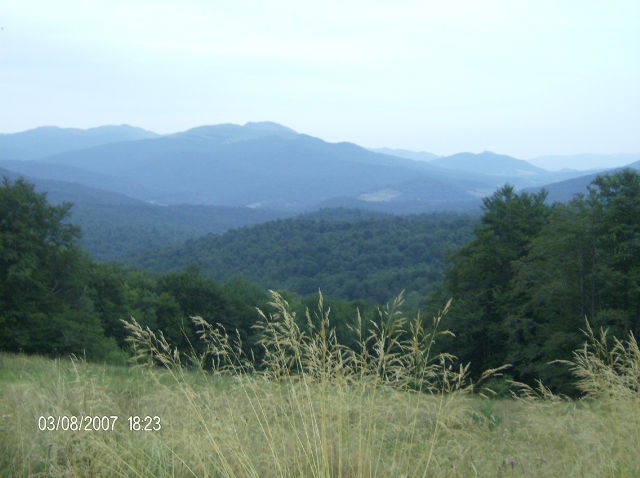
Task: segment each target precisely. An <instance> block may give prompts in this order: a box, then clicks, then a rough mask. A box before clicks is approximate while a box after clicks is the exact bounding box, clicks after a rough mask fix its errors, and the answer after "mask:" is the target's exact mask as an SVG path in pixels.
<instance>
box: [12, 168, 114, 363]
mask: <svg viewBox="0 0 640 478" xmlns="http://www.w3.org/2000/svg"><path fill="white" fill-rule="evenodd" d="M70 208H71V205H70V204H62V205H59V206H52V205H50V204H48V202H47V199H46V195H45V194H44V193H42V194H38V193H36V192H35V190H34V187H33V185H31V184H28V183H27V182H25V181H24V180H22V179H19V180H17V181H15V182H14V183H11V182H9V181H8V180H7V179H6V178H4V179H3V181H2V183H1V185H0V348H2V349H5V350H10V351H24V352H38V353H47V354H63V353H76V354H86V355H87V356H94V357H100V356H104V355H105V353H106V352H107V349H108V348H109V347H108V343H107V341H106V340H105V339H104V334H103V330H102V327H101V325H100V319H99V317H98V314H97V313H96V312H95V310H94V307H93V302H92V300H91V297H90V294H89V291H88V287H87V282H86V279H87V278H88V271H89V264H90V262H89V260H88V259H87V258H86V257H85V256H84V255H83V253H82V252H81V251H80V249H79V248H78V246H77V245H76V240H77V238H78V236H79V230H78V228H76V227H74V226H72V225H70V224H67V223H66V222H64V220H65V218H66V217H67V216H68V214H69V209H70Z"/></svg>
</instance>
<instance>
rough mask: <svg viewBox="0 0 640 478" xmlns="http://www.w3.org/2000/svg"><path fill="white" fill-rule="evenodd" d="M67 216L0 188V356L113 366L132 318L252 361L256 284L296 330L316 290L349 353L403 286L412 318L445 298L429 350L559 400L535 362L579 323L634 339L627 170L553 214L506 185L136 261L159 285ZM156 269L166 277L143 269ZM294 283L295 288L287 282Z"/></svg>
mask: <svg viewBox="0 0 640 478" xmlns="http://www.w3.org/2000/svg"><path fill="white" fill-rule="evenodd" d="M70 208H71V205H70V204H61V205H51V204H49V203H48V202H47V198H46V195H45V194H43V193H37V192H35V190H34V188H33V186H32V185H30V184H28V183H26V182H25V181H23V180H17V181H15V182H10V181H9V180H7V179H4V181H3V182H2V184H1V186H0V349H2V350H6V351H23V352H27V353H42V354H49V355H61V354H69V353H74V354H80V355H82V354H84V355H86V356H87V357H88V358H92V359H101V360H104V359H106V360H110V361H124V360H125V359H126V357H127V356H128V351H127V347H126V343H125V340H124V339H125V330H124V328H123V327H122V324H121V322H120V320H121V319H123V318H128V317H131V316H133V317H135V318H136V319H137V320H138V321H139V322H140V323H141V324H143V325H146V326H149V327H150V328H151V329H152V330H157V331H158V330H161V331H162V332H163V333H164V334H165V336H166V337H167V338H168V340H169V341H170V342H171V343H173V344H175V345H177V346H178V347H180V348H183V349H188V348H189V347H191V346H195V347H197V340H196V339H197V337H196V332H197V331H196V330H194V328H193V325H192V324H191V322H190V320H189V317H190V316H193V315H200V316H202V317H203V318H205V319H206V320H207V321H209V322H218V323H221V324H223V325H224V326H225V328H226V329H227V330H233V329H237V330H238V333H239V334H240V336H241V338H242V339H243V343H244V344H245V347H247V348H248V349H251V350H252V351H255V353H256V354H259V352H260V351H259V347H258V346H257V345H256V344H257V340H258V337H256V335H255V334H256V332H255V329H254V328H252V325H254V324H255V323H256V320H257V313H256V309H255V308H256V307H260V308H262V309H264V310H267V311H268V310H269V306H268V304H267V302H268V294H267V292H266V290H265V287H271V288H279V289H287V290H289V292H287V291H286V290H285V291H283V294H284V296H285V297H286V298H287V300H289V301H290V303H291V304H292V306H293V308H294V310H296V311H297V312H298V314H297V316H298V317H300V318H302V317H304V310H305V308H307V307H313V305H314V301H315V300H316V299H317V293H316V294H315V295H314V294H308V293H309V292H311V291H317V287H318V286H320V287H321V288H322V290H323V292H326V293H327V295H328V297H329V299H326V300H325V305H328V306H329V307H331V310H332V320H333V324H334V325H335V326H336V328H337V332H338V335H339V336H340V338H341V340H342V341H343V342H345V343H349V342H350V341H353V340H355V339H354V337H353V336H351V335H350V331H349V329H348V325H350V324H352V323H353V321H354V320H355V317H356V315H357V311H360V312H361V314H362V316H363V318H364V319H365V320H374V321H375V320H378V318H379V316H378V314H377V312H376V305H375V303H382V302H384V301H386V300H389V299H390V298H391V296H393V295H394V294H395V293H397V292H399V290H400V289H402V288H405V289H407V290H409V291H413V294H414V295H413V297H412V298H411V300H409V301H408V304H407V306H408V308H409V309H417V308H418V307H420V308H421V309H422V310H423V313H422V317H423V318H424V320H430V314H431V313H432V312H434V311H435V310H436V309H438V308H440V307H442V305H444V303H445V302H446V301H447V300H448V299H449V298H453V306H452V308H451V310H450V312H449V315H448V318H447V322H446V326H447V327H448V328H449V329H451V330H452V331H453V332H454V333H455V337H450V338H448V339H447V340H446V341H445V342H443V343H442V347H444V348H446V350H447V351H449V352H452V353H454V354H456V355H458V356H459V357H460V358H461V360H462V361H463V362H470V363H471V368H472V371H473V373H474V374H476V375H477V374H479V373H480V371H481V370H484V369H486V368H489V367H494V366H498V365H502V364H505V363H510V364H512V367H511V369H510V371H509V373H510V374H511V376H512V377H513V378H515V379H517V380H522V381H525V382H528V383H531V382H533V380H534V379H536V378H541V379H543V380H544V381H545V383H547V384H549V385H551V386H552V387H553V388H554V389H556V390H560V391H564V392H567V393H571V392H572V390H571V389H570V388H569V387H568V385H567V384H566V373H567V370H566V368H563V366H562V365H549V364H548V362H549V361H551V360H554V359H563V358H567V357H568V356H569V354H570V352H571V351H572V350H573V349H575V348H576V346H578V345H579V344H580V343H581V342H582V336H581V332H580V329H581V328H583V327H584V319H585V317H586V318H588V319H589V320H590V322H591V324H592V325H594V326H596V327H598V326H604V327H608V328H610V329H611V331H612V332H613V333H614V334H617V335H619V336H623V335H625V334H626V332H627V331H629V330H632V331H634V332H635V333H636V334H637V333H638V332H639V331H640V175H639V174H638V173H637V172H635V171H632V170H624V171H621V172H618V173H616V174H615V175H609V176H600V177H598V178H597V179H595V180H594V181H593V182H592V184H591V185H590V186H589V188H588V191H587V194H585V195H578V196H576V197H575V198H574V199H573V200H572V201H571V202H569V203H567V204H563V203H554V204H548V202H547V201H546V193H545V192H544V191H543V192H540V193H526V192H525V193H517V192H516V191H515V190H514V188H513V187H511V186H509V185H507V186H504V187H503V188H501V189H500V190H498V191H497V192H496V193H494V194H493V195H492V196H490V197H487V198H485V199H484V204H483V215H482V217H481V218H480V220H479V221H475V220H474V219H472V218H469V217H465V216H449V217H446V216H443V215H437V216H410V217H381V218H365V219H363V220H356V219H355V218H353V217H351V219H349V218H345V219H343V220H327V218H306V219H297V220H280V221H274V222H270V223H267V224H264V225H262V226H257V227H253V228H245V229H239V230H235V231H231V232H228V233H225V234H223V235H220V236H209V237H206V238H204V239H202V240H199V241H191V242H189V243H187V245H186V246H185V247H184V248H183V249H173V250H171V251H169V252H163V253H157V254H156V255H150V256H147V257H146V258H145V261H149V262H147V263H146V265H154V264H153V262H154V261H155V262H156V264H155V265H156V267H157V268H158V269H163V268H164V269H165V270H164V271H163V272H161V273H150V272H147V271H145V270H143V269H136V268H132V267H130V266H123V265H119V264H116V263H108V264H104V263H98V262H95V261H94V260H93V259H92V258H91V257H89V256H88V255H87V254H86V253H85V252H84V251H83V250H82V249H81V248H80V246H79V245H78V238H79V236H80V231H79V229H78V228H77V227H75V226H73V225H70V224H68V223H67V222H66V221H65V219H66V218H67V217H68V215H69V210H70ZM474 221H475V222H474ZM474 225H475V229H473V228H474ZM452 245H456V246H458V247H457V249H455V250H454V249H452V248H451V247H450V246H452ZM448 247H449V252H448V253H447V252H446V251H447V248H448ZM178 251H180V253H179V254H178ZM171 254H173V255H171ZM169 259H170V261H172V262H173V263H174V264H175V265H176V266H177V267H178V268H179V270H174V271H169V270H168V267H167V266H166V264H167V263H169V262H164V264H165V265H164V266H162V267H160V266H159V264H161V263H162V261H167V260H169ZM194 261H197V262H198V263H199V264H201V265H202V269H200V268H199V267H197V266H193V265H190V264H191V263H192V262H194ZM250 267H253V269H251V268H250ZM443 268H444V272H443ZM239 271H242V272H243V273H244V276H240V275H238V272H239ZM212 276H213V277H217V278H218V279H219V280H216V279H214V278H213V277H212ZM246 277H250V279H248V278H246ZM304 277H307V278H311V282H309V283H308V285H305V284H302V285H300V284H297V283H296V281H300V282H303V280H302V279H303V278H304ZM440 277H442V280H441V281H439V282H438V284H437V285H434V282H436V281H438V279H439V278H440ZM252 280H255V281H258V282H259V283H260V285H259V284H256V283H254V282H252ZM296 290H297V291H298V292H299V293H300V294H301V295H297V294H295V293H294V291H296ZM408 312H412V313H413V312H415V310H409V311H408Z"/></svg>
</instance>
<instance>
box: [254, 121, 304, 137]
mask: <svg viewBox="0 0 640 478" xmlns="http://www.w3.org/2000/svg"><path fill="white" fill-rule="evenodd" d="M244 127H245V128H247V129H252V130H256V131H265V132H273V133H288V134H297V132H296V131H294V130H292V129H291V128H287V127H286V126H282V125H281V124H278V123H274V122H273V121H249V122H247V123H245V124H244Z"/></svg>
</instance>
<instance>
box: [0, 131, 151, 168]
mask: <svg viewBox="0 0 640 478" xmlns="http://www.w3.org/2000/svg"><path fill="white" fill-rule="evenodd" d="M158 136H159V135H158V134H157V133H154V132H152V131H147V130H144V129H142V128H137V127H134V126H129V125H120V126H111V125H109V126H99V127H97V128H89V129H78V128H59V127H57V126H42V127H40V128H35V129H32V130H28V131H22V132H20V133H12V134H0V160H28V159H38V158H43V157H45V156H51V155H53V154H58V153H63V152H66V151H71V150H77V149H85V148H90V147H93V146H99V145H102V144H108V143H115V142H119V141H135V140H138V139H148V138H156V137H158Z"/></svg>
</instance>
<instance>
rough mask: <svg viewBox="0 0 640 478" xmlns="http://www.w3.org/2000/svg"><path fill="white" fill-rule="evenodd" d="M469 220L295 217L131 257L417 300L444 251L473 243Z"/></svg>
mask: <svg viewBox="0 0 640 478" xmlns="http://www.w3.org/2000/svg"><path fill="white" fill-rule="evenodd" d="M475 224H476V220H475V219H474V217H473V216H468V215H453V214H447V215H445V214H421V215H413V216H404V217H396V216H390V217H381V218H375V219H364V220H360V221H356V220H353V219H349V220H337V221H336V220H326V219H313V218H295V219H284V220H277V221H271V222H267V223H264V224H260V225H257V226H252V227H245V228H241V229H237V230H232V231H227V232H225V233H224V234H221V235H208V236H206V237H203V238H200V239H197V240H190V241H188V242H186V243H185V244H184V245H182V246H179V247H173V248H170V249H165V250H162V251H154V252H150V253H148V254H146V255H144V256H139V257H136V258H134V259H132V260H131V262H132V263H134V264H135V265H138V266H143V267H145V268H148V269H151V270H155V271H157V272H169V271H174V270H180V269H182V268H184V267H186V266H188V265H190V264H194V263H195V264H196V265H198V266H199V267H200V268H201V269H202V271H203V272H204V273H205V274H207V275H209V276H211V277H213V278H215V279H218V280H225V279H228V278H229V277H232V276H234V275H238V274H242V275H244V276H246V277H248V278H249V279H251V280H254V281H256V282H258V283H259V284H261V285H262V286H264V287H268V288H272V289H287V290H290V291H294V292H298V293H300V294H305V295H306V294H309V293H312V292H317V290H318V289H319V288H320V289H322V291H323V292H324V293H326V294H327V295H329V296H332V297H340V298H347V299H363V300H367V301H374V302H377V303H384V302H386V301H387V300H389V299H390V298H392V297H393V296H394V295H396V294H397V293H398V292H400V290H402V289H407V292H408V293H409V298H410V299H411V298H413V300H419V297H422V296H423V295H424V294H426V292H427V291H428V290H429V288H430V286H432V285H433V284H434V283H435V282H437V281H439V280H440V279H441V278H442V271H443V265H444V258H445V253H446V251H447V250H449V249H452V248H456V247H460V246H461V245H463V244H465V243H466V242H468V241H469V239H470V238H471V234H472V230H473V227H474V225H475Z"/></svg>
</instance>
